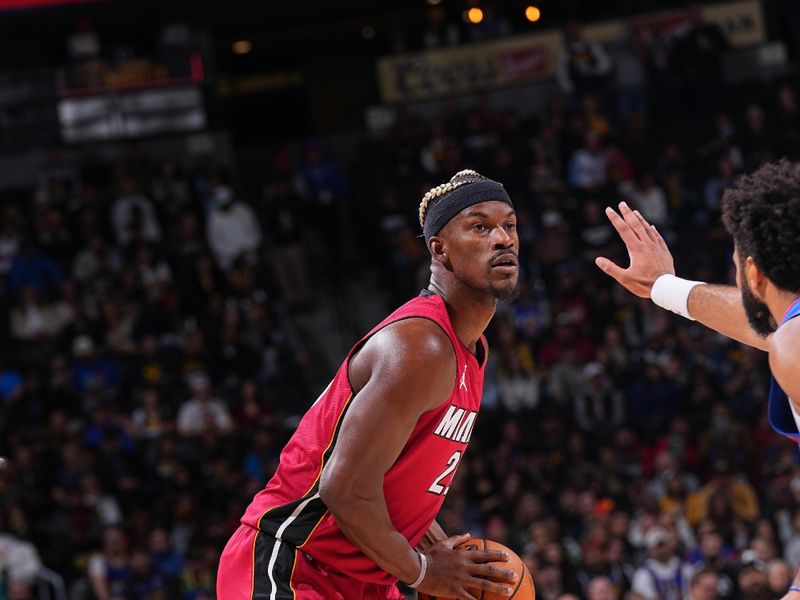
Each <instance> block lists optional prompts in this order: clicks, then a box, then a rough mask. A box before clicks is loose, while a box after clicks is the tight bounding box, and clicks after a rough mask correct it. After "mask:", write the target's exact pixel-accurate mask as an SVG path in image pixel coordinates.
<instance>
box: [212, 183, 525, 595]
mask: <svg viewBox="0 0 800 600" xmlns="http://www.w3.org/2000/svg"><path fill="white" fill-rule="evenodd" d="M419 217H420V224H421V225H422V228H423V231H424V234H425V241H426V243H427V246H428V249H429V250H430V253H431V256H432V261H431V279H430V284H429V286H428V288H427V289H426V290H424V291H423V292H422V293H421V294H420V296H418V297H417V298H415V299H413V300H411V301H409V302H407V303H406V304H404V305H403V306H401V307H400V308H398V309H397V310H396V311H395V312H393V313H392V314H391V315H389V317H387V318H386V319H385V320H384V321H383V322H382V323H380V324H379V325H378V326H377V327H375V328H374V329H373V330H372V331H370V332H369V333H368V334H367V335H366V337H364V338H363V339H362V340H361V341H359V342H358V343H357V344H356V345H355V346H354V347H353V349H352V350H351V351H350V353H349V354H348V356H347V358H346V359H345V361H344V363H343V364H342V366H341V367H340V369H339V371H338V372H337V374H336V376H335V377H334V379H333V381H332V382H331V383H330V384H329V385H328V387H327V389H326V390H325V391H324V392H323V393H322V395H321V396H320V397H319V399H318V400H317V401H316V402H315V403H314V405H313V406H312V407H311V408H310V409H309V411H308V412H307V413H306V415H305V416H304V417H303V419H302V421H301V422H300V425H299V426H298V428H297V431H296V432H295V433H294V435H293V436H292V438H291V439H290V440H289V443H288V444H287V445H286V447H285V448H284V450H283V452H282V454H281V459H280V465H279V466H278V469H277V471H276V472H275V474H274V476H273V477H272V479H271V480H270V481H269V483H268V484H267V486H266V488H265V489H264V490H262V491H261V492H259V493H258V494H257V495H256V497H255V498H254V500H253V502H252V503H251V504H250V506H249V507H248V509H247V511H246V512H245V515H244V516H243V517H242V524H241V526H240V527H239V529H237V530H236V532H235V533H234V534H233V536H232V537H231V539H230V541H229V542H228V544H227V546H226V547H225V550H224V551H223V553H222V557H221V560H220V566H219V574H218V580H217V594H218V598H219V600H251V599H252V600H276V599H280V600H283V599H287V598H297V599H300V600H311V599H313V600H322V599H326V600H327V599H336V598H339V599H347V600H351V599H355V600H372V599H395V598H402V597H403V596H402V594H401V593H400V592H399V590H398V589H397V587H396V583H397V581H398V580H399V581H403V582H406V583H407V584H409V585H410V586H411V587H414V588H417V589H419V590H420V591H423V592H426V593H428V594H430V595H433V596H445V597H448V598H459V599H469V600H474V596H473V595H472V594H470V593H469V592H468V591H467V588H470V589H472V590H485V591H489V592H495V593H499V594H505V595H507V596H508V595H511V593H512V589H513V587H512V586H513V584H514V583H515V581H516V580H517V577H516V575H515V574H514V573H513V572H512V571H510V570H507V569H504V568H500V567H498V566H496V565H490V564H488V563H490V562H494V561H500V562H504V561H506V560H507V558H508V557H507V555H506V554H505V553H504V552H498V551H484V550H480V551H479V550H469V551H456V550H454V549H453V548H454V546H456V545H457V544H459V543H461V542H464V541H466V540H467V539H469V535H459V536H454V537H447V536H446V535H445V533H444V532H443V531H442V529H441V527H439V526H438V525H437V524H436V522H435V520H434V519H435V517H436V514H437V513H438V511H439V508H440V507H441V505H442V503H443V502H444V499H445V495H446V494H447V490H448V486H449V485H450V483H451V481H452V479H453V475H454V474H455V472H456V469H457V467H458V464H459V462H460V461H461V458H462V456H463V454H464V451H465V450H466V448H467V444H468V443H469V441H470V437H471V435H472V428H473V427H474V425H475V418H476V416H477V414H478V410H479V408H480V399H481V393H482V388H483V371H484V366H485V364H486V357H487V347H486V339H485V338H484V337H483V331H484V329H486V326H487V325H488V324H489V321H490V320H491V318H492V316H493V315H494V312H495V306H496V304H497V301H498V300H499V299H510V298H513V297H514V296H515V294H516V290H517V277H518V271H519V267H518V260H517V250H518V247H519V240H518V237H517V231H516V216H515V213H514V208H513V205H512V203H511V200H510V198H509V197H508V194H507V192H506V191H505V189H504V188H503V186H502V185H501V184H499V183H497V182H495V181H492V180H489V179H486V178H485V177H483V176H481V175H479V174H478V173H476V172H475V171H469V170H467V171H461V172H459V173H457V174H456V175H455V176H454V177H453V178H452V179H451V180H450V181H449V182H448V183H445V184H443V185H440V186H438V187H435V188H434V189H432V190H431V191H430V192H428V193H427V194H425V196H424V198H423V199H422V202H421V204H420V207H419ZM489 578H490V579H491V580H490V579H489Z"/></svg>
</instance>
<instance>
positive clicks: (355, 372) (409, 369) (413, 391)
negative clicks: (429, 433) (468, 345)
mask: <svg viewBox="0 0 800 600" xmlns="http://www.w3.org/2000/svg"><path fill="white" fill-rule="evenodd" d="M456 370H457V368H456V356H455V351H454V349H453V344H452V343H451V342H450V339H449V338H448V336H447V334H446V333H444V331H442V329H441V328H439V326H438V325H436V323H434V322H432V321H430V320H428V319H424V318H410V319H404V320H402V321H398V322H396V323H392V324H390V325H387V326H386V327H385V328H383V329H381V330H380V331H379V332H377V333H376V334H375V335H373V336H372V337H371V338H370V339H369V340H368V341H367V343H366V344H364V347H363V348H361V349H360V350H359V352H358V353H357V354H356V355H355V356H354V357H353V359H352V362H351V363H350V368H349V373H348V375H349V379H350V384H351V386H352V388H353V390H354V391H355V392H357V393H360V392H361V391H362V390H364V389H366V388H367V387H368V388H369V389H370V390H372V391H373V392H376V393H378V394H379V395H380V396H381V397H383V398H384V399H391V398H401V399H402V402H403V403H404V404H406V405H407V408H409V409H412V405H414V407H415V409H419V410H420V411H424V410H428V409H429V408H433V407H434V406H437V405H438V404H440V403H441V402H444V400H445V399H446V398H447V397H448V395H449V393H450V390H451V389H452V387H453V385H454V382H455V377H456Z"/></svg>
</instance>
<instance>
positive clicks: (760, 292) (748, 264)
mask: <svg viewBox="0 0 800 600" xmlns="http://www.w3.org/2000/svg"><path fill="white" fill-rule="evenodd" d="M742 276H743V277H745V278H746V279H747V285H748V287H749V288H750V291H751V292H753V295H754V296H755V297H756V298H758V299H759V300H761V301H762V302H763V301H764V298H765V297H766V294H767V284H768V283H769V279H767V277H766V275H764V271H762V270H761V267H759V266H758V264H757V263H756V261H754V260H753V257H752V256H748V257H747V258H745V259H744V273H742Z"/></svg>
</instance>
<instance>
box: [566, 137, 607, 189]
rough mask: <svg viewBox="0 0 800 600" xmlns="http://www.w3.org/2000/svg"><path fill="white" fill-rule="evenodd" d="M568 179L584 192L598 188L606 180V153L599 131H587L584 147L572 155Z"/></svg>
mask: <svg viewBox="0 0 800 600" xmlns="http://www.w3.org/2000/svg"><path fill="white" fill-rule="evenodd" d="M568 180H569V184H570V186H571V187H572V188H574V189H576V190H579V191H584V192H586V191H592V190H596V189H597V188H599V187H600V186H602V185H603V184H604V183H605V182H606V154H605V152H603V149H602V147H601V145H600V136H599V135H598V134H597V133H595V132H589V133H587V134H586V137H585V138H584V145H583V147H581V148H580V149H578V150H577V151H576V152H575V153H574V154H573V155H572V158H571V159H570V161H569V178H568Z"/></svg>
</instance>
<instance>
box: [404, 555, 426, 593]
mask: <svg viewBox="0 0 800 600" xmlns="http://www.w3.org/2000/svg"><path fill="white" fill-rule="evenodd" d="M417 554H419V577H417V578H416V579H415V580H414V582H413V583H409V584H408V587H410V588H417V587H419V585H420V584H421V583H422V581H423V580H424V579H425V574H426V573H427V572H428V557H427V556H425V555H424V554H423V553H422V552H417Z"/></svg>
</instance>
